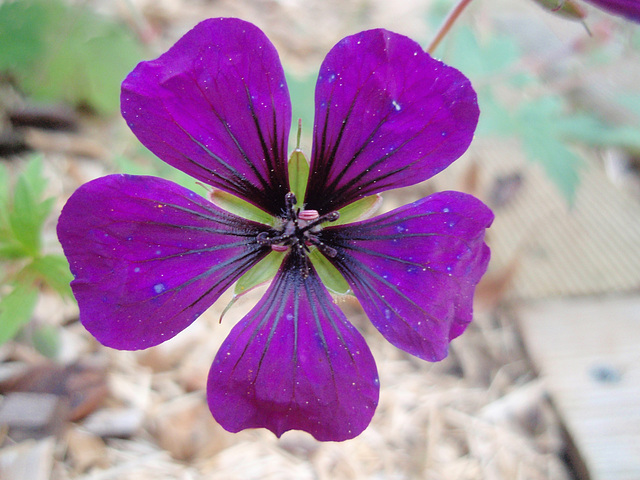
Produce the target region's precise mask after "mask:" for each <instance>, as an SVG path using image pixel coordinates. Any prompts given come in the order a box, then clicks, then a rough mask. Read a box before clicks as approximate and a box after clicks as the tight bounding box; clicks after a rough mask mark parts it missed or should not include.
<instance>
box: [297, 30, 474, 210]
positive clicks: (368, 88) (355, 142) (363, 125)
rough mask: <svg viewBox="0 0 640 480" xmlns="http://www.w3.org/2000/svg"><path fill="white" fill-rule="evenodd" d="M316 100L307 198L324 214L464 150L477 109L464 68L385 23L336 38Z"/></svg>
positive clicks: (425, 173)
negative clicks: (435, 56) (442, 59)
mask: <svg viewBox="0 0 640 480" xmlns="http://www.w3.org/2000/svg"><path fill="white" fill-rule="evenodd" d="M315 101H316V116H315V127H314V140H313V142H314V143H313V152H312V155H311V176H310V178H312V179H313V182H311V184H310V185H309V187H308V189H307V195H306V200H307V204H308V205H309V206H310V208H314V209H316V210H318V211H320V212H321V213H326V212H329V211H332V210H337V209H338V208H340V207H342V206H344V205H346V204H349V203H351V202H353V201H354V200H357V199H358V198H361V197H364V196H368V195H371V194H373V193H377V192H381V191H384V190H388V189H392V188H397V187H402V186H406V185H412V184H415V183H418V182H421V181H423V180H426V179H427V178H430V177H432V176H433V175H435V174H436V173H438V172H440V171H441V170H443V169H444V168H445V167H446V166H447V165H449V164H450V163H451V162H453V161H454V160H456V159H457V158H458V157H460V155H462V154H463V153H464V151H465V150H466V149H467V147H468V146H469V144H470V142H471V139H472V137H473V132H474V130H475V128H476V124H477V122H478V115H479V111H478V106H477V101H476V94H475V92H474V90H473V88H472V87H471V84H470V83H469V80H467V78H466V77H465V76H464V75H462V74H461V73H460V72H459V71H457V70H455V69H454V68H451V67H449V66H447V65H445V64H443V63H442V62H440V61H438V60H435V59H433V58H431V57H430V56H429V55H428V54H427V53H425V52H423V51H422V48H421V47H420V45H418V44H417V43H416V42H414V41H413V40H411V39H409V38H407V37H404V36H402V35H397V34H394V33H391V32H388V31H386V30H370V31H366V32H362V33H359V34H356V35H353V36H350V37H347V38H345V39H344V40H342V41H341V42H340V43H338V44H337V45H336V46H335V47H334V48H333V49H332V50H331V51H330V52H329V54H328V55H327V57H326V59H325V61H324V63H323V64H322V67H321V69H320V75H319V77H318V83H317V86H316V99H315Z"/></svg>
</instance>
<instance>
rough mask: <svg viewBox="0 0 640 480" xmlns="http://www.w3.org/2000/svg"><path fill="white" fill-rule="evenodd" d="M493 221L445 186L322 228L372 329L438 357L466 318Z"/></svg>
mask: <svg viewBox="0 0 640 480" xmlns="http://www.w3.org/2000/svg"><path fill="white" fill-rule="evenodd" d="M492 220H493V214H492V212H491V211H490V210H489V209H488V208H487V207H486V206H485V205H484V204H483V203H482V202H480V201H479V200H477V199H475V198H474V197H472V196H470V195H467V194H464V193H459V192H442V193H437V194H434V195H431V196H430V197H427V198H424V199H422V200H420V201H418V202H415V203H412V204H410V205H407V206H404V207H401V208H398V209H396V210H393V211H391V212H389V213H387V214H384V215H380V216H378V217H375V218H373V219H370V220H366V221H364V222H360V223H356V224H351V225H345V226H341V227H335V228H326V229H325V230H323V232H322V233H323V239H324V241H325V242H326V243H328V244H330V245H331V246H333V247H336V250H338V255H337V256H336V257H335V258H334V259H333V261H334V264H335V265H336V267H337V268H338V269H339V270H340V271H341V272H342V273H343V275H344V276H345V278H346V279H347V281H348V282H349V284H350V285H351V287H352V288H353V291H354V293H355V295H356V297H357V298H358V300H360V303H361V304H362V307H363V308H364V310H365V312H366V313H367V315H368V316H369V319H370V320H371V321H372V322H373V324H374V325H375V326H376V328H377V329H378V330H379V331H380V332H381V333H382V334H383V335H384V336H385V338H386V339H387V340H389V341H390V342H391V343H392V344H394V345H395V346H397V347H398V348H401V349H403V350H405V351H407V352H409V353H411V354H413V355H416V356H418V357H420V358H422V359H425V360H430V361H436V360H441V359H442V358H444V357H445V356H446V355H447V349H448V345H449V342H450V341H451V340H452V339H453V338H455V337H457V336H458V335H460V334H461V333H462V332H463V331H464V330H465V328H466V326H467V324H468V323H469V322H470V321H471V318H472V301H473V292H474V289H475V287H476V285H477V283H478V281H479V280H480V277H481V276H482V275H483V274H484V272H485V270H486V268H487V264H488V262H489V248H488V247H487V246H486V244H485V243H484V232H485V228H487V227H489V225H490V224H491V222H492Z"/></svg>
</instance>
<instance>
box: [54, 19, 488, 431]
mask: <svg viewBox="0 0 640 480" xmlns="http://www.w3.org/2000/svg"><path fill="white" fill-rule="evenodd" d="M315 99H316V112H315V127H314V139H313V151H312V155H311V162H310V175H309V178H310V181H309V183H308V186H307V188H306V195H305V197H304V199H302V198H299V199H296V198H295V196H294V195H293V194H292V193H290V186H289V178H288V176H289V174H288V168H287V156H286V153H287V151H286V149H287V142H288V138H287V137H288V132H289V129H290V125H291V103H290V99H289V93H288V90H287V85H286V82H285V77H284V72H283V70H282V67H281V65H280V61H279V59H278V55H277V53H276V50H275V48H274V47H273V45H272V44H271V43H270V42H269V40H268V39H267V38H266V37H265V35H264V34H263V33H262V32H261V31H260V30H259V29H258V28H256V27H255V26H253V25H251V24H249V23H246V22H244V21H241V20H237V19H229V18H218V19H210V20H206V21H204V22H202V23H200V24H199V25H197V26H196V27H195V28H194V29H193V30H191V31H190V32H188V33H187V34H186V35H185V36H184V37H182V38H181V39H180V40H179V41H178V42H177V43H176V44H175V45H174V46H173V47H172V48H171V49H170V50H169V51H168V52H167V53H165V54H164V55H162V56H160V57H159V58H158V59H156V60H152V61H148V62H142V63H140V64H139V65H138V66H137V67H136V68H135V69H134V70H133V72H131V74H130V75H129V76H128V77H127V78H126V80H125V81H124V83H123V85H122V114H123V116H124V118H125V119H126V121H127V123H128V125H129V127H131V129H132V130H133V132H134V133H135V134H136V136H137V137H138V138H139V139H140V141H141V142H142V143H143V144H144V145H145V146H146V147H147V148H149V149H150V150H151V151H152V152H154V153H155V154H156V155H157V156H158V157H160V158H161V159H162V160H164V161H165V162H167V163H169V164H171V165H173V166H174V167H176V168H178V169H180V170H182V171H183V172H186V173H188V174H189V175H191V176H193V177H195V178H196V179H198V180H199V181H201V182H203V183H205V184H207V185H210V186H212V187H215V188H218V189H221V190H224V191H226V192H229V193H231V194H233V195H235V196H237V197H239V198H240V199H243V200H245V201H247V202H250V203H251V204H253V205H255V206H256V207H259V208H260V209H261V210H263V211H264V212H266V213H268V214H270V215H272V216H273V217H274V221H273V222H272V223H271V224H266V223H260V222H256V221H251V220H247V219H245V218H242V217H240V216H237V215H235V214H232V213H229V212H227V211H225V210H223V209H222V208H220V207H219V206H217V205H216V204H214V203H212V202H210V201H209V200H206V199H205V198H203V197H201V196H199V195H196V194H195V193H193V192H191V191H190V190H187V189H185V188H182V187H180V186H178V185H176V184H174V183H172V182H169V181H167V180H163V179H160V178H155V177H146V176H129V175H110V176H107V177H103V178H99V179H97V180H94V181H92V182H89V183H87V184H85V185H83V186H82V187H80V188H79V189H78V190H77V191H76V192H75V193H74V194H73V195H72V196H71V198H70V199H69V201H68V202H67V204H66V206H65V207H64V209H63V211H62V214H61V217H60V221H59V224H58V235H59V238H60V241H61V242H62V245H63V248H64V251H65V254H66V255H67V258H68V259H69V263H70V266H71V270H72V272H73V274H74V277H75V279H74V280H73V282H72V284H71V286H72V288H73V292H74V294H75V296H76V298H77V300H78V304H79V306H80V320H81V321H82V323H83V324H84V326H85V327H86V328H87V330H89V332H91V333H92V334H93V335H94V336H95V337H96V338H97V339H98V340H99V341H100V342H101V343H103V344H104V345H107V346H110V347H113V348H117V349H125V350H135V349H142V348H147V347H150V346H153V345H157V344H159V343H161V342H163V341H165V340H168V339H169V338H171V337H173V336H174V335H176V334H177V333H178V332H180V331H181V330H183V329H184V328H186V327H187V326H188V325H189V324H191V322H193V321H194V320H195V319H196V318H197V317H198V316H199V315H200V314H202V313H203V312H204V311H205V310H206V309H207V308H208V307H209V306H211V305H212V304H213V302H215V301H216V300H217V299H218V298H219V297H220V295H221V294H222V293H223V292H224V291H225V290H226V289H227V288H228V287H229V286H231V285H232V284H233V283H234V282H236V281H237V280H238V279H239V278H240V277H241V276H242V275H243V274H244V273H245V272H247V271H248V270H249V269H250V268H251V267H252V266H254V265H256V263H258V262H259V261H260V260H262V259H263V258H265V257H266V256H267V255H268V254H269V253H271V252H272V251H276V252H281V253H280V255H281V256H282V257H283V260H282V264H281V265H280V268H279V270H278V272H277V274H276V275H275V278H274V279H273V281H272V282H271V285H270V287H269V289H268V290H267V292H266V294H265V295H264V297H263V298H262V299H261V300H260V301H259V302H258V304H257V305H256V306H255V308H253V310H251V311H250V312H249V313H248V314H247V316H246V317H244V318H243V319H242V320H241V321H240V322H239V323H238V324H237V325H236V326H235V327H234V328H233V330H232V331H231V333H230V334H229V336H228V337H227V339H226V340H225V342H224V343H223V345H222V346H221V348H220V351H219V352H218V354H217V356H216V358H215V360H214V363H213V366H212V367H211V371H210V374H209V379H208V386H207V396H208V402H209V406H210V409H211V412H212V413H213V416H214V417H215V418H216V420H217V421H218V422H219V423H220V424H221V425H222V426H223V427H224V428H225V429H227V430H229V431H232V432H237V431H240V430H242V429H245V428H255V427H265V428H268V429H270V430H271V431H273V432H274V433H275V434H276V435H278V436H279V435H281V434H282V433H283V432H285V431H287V430H291V429H300V430H305V431H307V432H310V433H311V434H312V435H313V436H314V437H316V438H317V439H318V440H345V439H348V438H352V437H355V436H356V435H358V434H359V433H360V432H362V430H364V429H365V428H366V427H367V425H368V424H369V422H370V420H371V418H372V416H373V413H374V410H375V408H376V405H377V403H378V393H379V382H378V375H377V371H376V366H375V363H374V360H373V356H372V355H371V352H370V351H369V348H368V347H367V345H366V343H365V341H364V339H363V337H362V336H361V335H360V333H358V331H357V330H356V329H355V328H354V327H353V326H352V325H351V324H350V323H349V322H348V321H347V319H346V317H345V315H344V314H343V313H342V312H341V310H340V309H339V308H338V307H337V305H336V304H335V303H334V302H333V300H332V297H331V295H330V294H329V292H328V290H327V288H326V287H325V285H324V284H323V282H322V281H321V280H320V277H319V275H318V273H317V271H318V270H317V267H316V266H314V264H313V263H312V262H311V261H310V259H309V255H310V252H311V251H314V250H315V251H316V252H315V253H318V252H320V253H321V254H322V256H324V257H325V258H326V259H327V260H328V261H329V262H330V263H331V264H332V265H333V266H334V267H335V269H337V270H338V271H339V272H340V273H341V274H342V275H343V276H344V278H345V279H346V281H347V282H348V284H349V286H350V288H351V289H352V290H353V293H354V294H355V296H356V297H357V298H358V300H359V301H360V303H361V304H362V307H363V309H364V311H365V312H366V314H367V315H368V317H369V319H370V320H371V321H372V322H373V324H374V325H375V327H376V328H377V329H378V330H379V331H380V332H381V333H382V335H384V337H385V338H386V339H387V340H389V341H390V342H391V343H393V344H394V345H396V346H397V347H399V348H401V349H403V350H405V351H407V352H409V353H411V354H413V355H416V356H418V357H420V358H422V359H425V360H431V361H435V360H440V359H442V358H443V357H445V356H446V354H447V348H448V344H449V342H450V341H451V340H452V339H453V338H455V337H457V336H458V335H460V334H461V333H462V332H463V331H464V329H465V328H466V326H467V324H468V323H469V322H470V321H471V317H472V298H473V292H474V289H475V286H476V284H477V283H478V281H479V280H480V277H481V276H482V275H483V273H484V272H485V270H486V267H487V263H488V261H489V249H488V248H487V246H486V245H485V243H484V231H485V228H487V227H488V226H489V225H490V224H491V221H492V219H493V214H492V213H491V211H490V210H489V209H488V208H487V207H486V206H485V205H483V204H482V203H481V202H480V201H479V200H477V199H475V198H473V197H471V196H469V195H466V194H463V193H458V192H442V193H437V194H434V195H432V196H430V197H427V198H423V199H422V200H420V201H417V202H415V203H412V204H410V205H406V206H404V207H401V208H398V209H396V210H393V211H391V212H389V213H386V214H384V215H380V216H378V217H375V218H372V219H369V220H364V221H360V222H357V223H351V224H339V223H340V222H335V220H336V218H337V217H338V216H339V215H338V213H336V212H337V211H338V210H340V209H342V208H343V207H345V206H347V205H349V204H352V203H353V202H355V201H357V200H359V199H362V198H364V197H367V196H372V195H375V194H377V193H378V192H381V191H384V190H389V189H392V188H397V187H402V186H407V185H412V184H415V183H417V182H421V181H423V180H425V179H427V178H430V177H431V176H433V175H435V174H436V173H438V172H439V171H441V170H443V169H444V168H445V167H447V166H448V165H449V164H450V163H452V162H453V161H454V160H456V159H457V158H458V157H459V156H460V155H461V154H462V153H463V152H464V151H465V150H466V149H467V147H468V146H469V143H470V142H471V139H472V137H473V132H474V130H475V127H476V123H477V120H478V107H477V103H476V95H475V92H474V91H473V89H472V87H471V85H470V83H469V81H468V80H467V79H466V78H465V77H464V76H463V75H462V74H461V73H460V72H458V71H457V70H455V69H453V68H451V67H448V66H446V65H444V64H442V63H441V62H439V61H437V60H434V59H432V58H431V57H430V56H429V55H428V54H426V53H424V52H423V51H422V49H421V48H420V46H419V45H418V44H417V43H415V42H413V41H412V40H410V39H408V38H406V37H404V36H401V35H397V34H394V33H391V32H388V31H385V30H371V31H366V32H362V33H359V34H356V35H353V36H350V37H347V38H345V39H344V40H342V41H341V42H340V43H338V44H337V45H336V46H335V47H334V48H333V49H332V50H331V51H330V52H329V54H328V55H327V57H326V59H325V60H324V63H323V64H322V67H321V69H320V76H319V78H318V83H317V87H316V96H315ZM296 202H298V203H296ZM303 204H304V208H303V209H302V210H301V209H300V205H303ZM332 222H335V223H333V224H332Z"/></svg>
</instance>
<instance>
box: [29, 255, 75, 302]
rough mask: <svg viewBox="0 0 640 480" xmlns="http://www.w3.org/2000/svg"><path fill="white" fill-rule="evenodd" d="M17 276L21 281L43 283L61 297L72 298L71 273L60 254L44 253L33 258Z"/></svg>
mask: <svg viewBox="0 0 640 480" xmlns="http://www.w3.org/2000/svg"><path fill="white" fill-rule="evenodd" d="M18 278H19V279H20V280H21V281H22V282H23V283H32V284H36V285H37V284H39V283H44V284H45V285H47V286H49V287H50V288H51V289H52V290H54V291H56V292H57V293H58V294H59V295H60V296H61V297H63V298H64V297H66V298H69V299H71V298H73V294H72V293H71V287H70V286H69V283H71V281H72V280H73V275H71V271H70V270H69V264H68V263H67V259H66V258H65V257H63V256H62V255H55V254H51V255H45V256H43V257H37V258H34V259H33V260H32V261H31V262H30V263H29V264H27V265H26V266H25V267H24V268H23V269H22V270H21V271H20V273H19V274H18Z"/></svg>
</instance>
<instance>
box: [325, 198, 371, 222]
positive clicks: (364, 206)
mask: <svg viewBox="0 0 640 480" xmlns="http://www.w3.org/2000/svg"><path fill="white" fill-rule="evenodd" d="M381 203H382V197H381V196H380V195H371V196H370V197H364V198H361V199H360V200H356V201H355V202H353V203H350V204H349V205H347V206H346V207H342V208H341V209H340V210H338V213H340V218H338V220H336V221H335V222H331V223H330V224H327V226H333V225H344V224H345V223H353V222H356V221H358V220H364V219H365V218H369V217H370V216H371V215H372V214H373V213H374V212H375V211H376V210H377V209H378V207H380V204H381Z"/></svg>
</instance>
